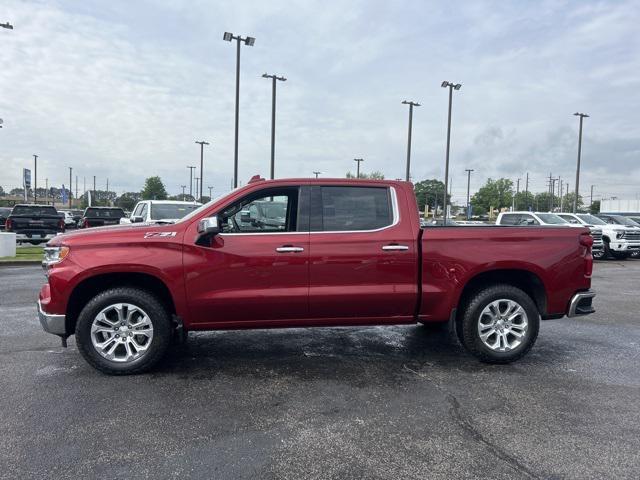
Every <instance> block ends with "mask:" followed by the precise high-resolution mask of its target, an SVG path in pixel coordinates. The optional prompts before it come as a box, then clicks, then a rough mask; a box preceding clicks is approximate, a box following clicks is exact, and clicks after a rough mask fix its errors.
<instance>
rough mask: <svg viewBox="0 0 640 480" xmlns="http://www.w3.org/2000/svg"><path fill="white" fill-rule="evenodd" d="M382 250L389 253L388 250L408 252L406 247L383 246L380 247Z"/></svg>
mask: <svg viewBox="0 0 640 480" xmlns="http://www.w3.org/2000/svg"><path fill="white" fill-rule="evenodd" d="M382 250H385V251H389V250H392V251H393V250H401V251H404V250H409V247H407V246H406V245H385V246H383V247H382Z"/></svg>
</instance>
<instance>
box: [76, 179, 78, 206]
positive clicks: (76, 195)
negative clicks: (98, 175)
mask: <svg viewBox="0 0 640 480" xmlns="http://www.w3.org/2000/svg"><path fill="white" fill-rule="evenodd" d="M77 206H78V175H76V207H77Z"/></svg>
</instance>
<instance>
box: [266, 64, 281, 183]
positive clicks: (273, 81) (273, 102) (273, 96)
mask: <svg viewBox="0 0 640 480" xmlns="http://www.w3.org/2000/svg"><path fill="white" fill-rule="evenodd" d="M262 78H270V79H271V177H270V178H271V180H273V179H274V178H275V177H274V174H275V168H276V167H275V165H276V160H275V158H276V81H280V82H286V81H287V79H286V78H284V77H278V76H277V75H268V74H266V73H263V74H262Z"/></svg>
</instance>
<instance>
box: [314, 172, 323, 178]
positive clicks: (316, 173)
mask: <svg viewBox="0 0 640 480" xmlns="http://www.w3.org/2000/svg"><path fill="white" fill-rule="evenodd" d="M313 174H314V175H315V176H316V178H318V175H321V174H322V172H313Z"/></svg>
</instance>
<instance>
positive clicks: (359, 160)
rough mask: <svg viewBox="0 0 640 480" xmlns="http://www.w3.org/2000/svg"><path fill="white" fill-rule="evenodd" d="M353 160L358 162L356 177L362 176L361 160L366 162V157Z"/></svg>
mask: <svg viewBox="0 0 640 480" xmlns="http://www.w3.org/2000/svg"><path fill="white" fill-rule="evenodd" d="M353 161H354V162H356V163H357V164H358V167H357V170H356V178H360V162H364V159H363V158H354V159H353Z"/></svg>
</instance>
